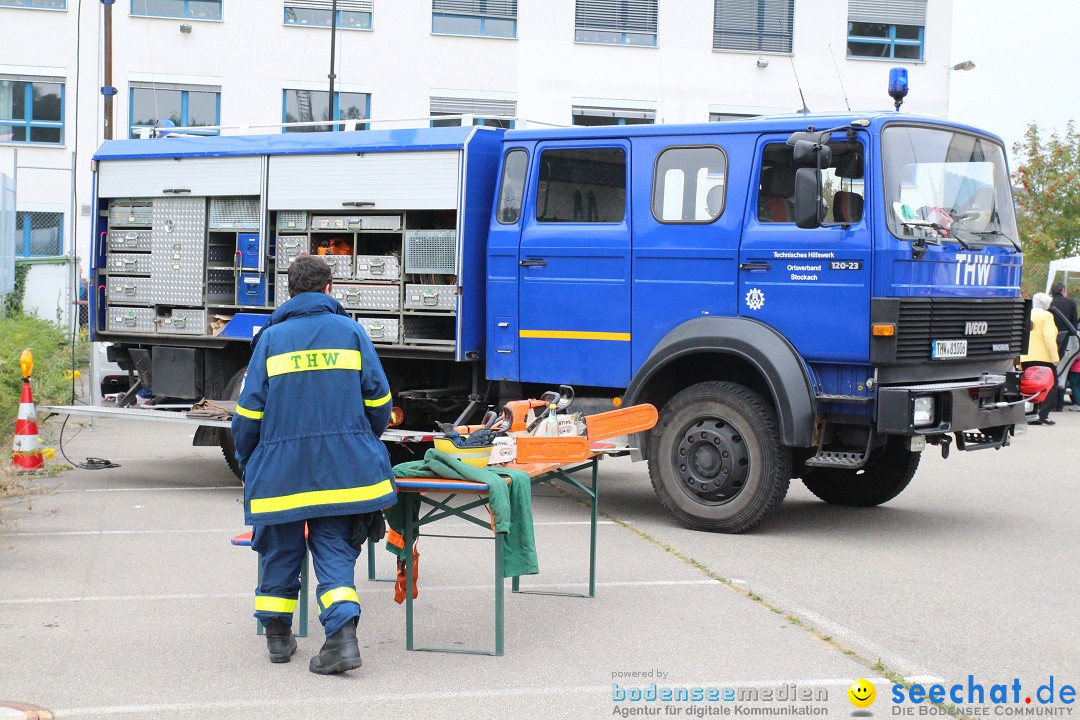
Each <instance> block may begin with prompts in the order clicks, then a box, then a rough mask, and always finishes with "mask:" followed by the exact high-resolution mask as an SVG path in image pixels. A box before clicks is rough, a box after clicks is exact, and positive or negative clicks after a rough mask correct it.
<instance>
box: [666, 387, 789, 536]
mask: <svg viewBox="0 0 1080 720" xmlns="http://www.w3.org/2000/svg"><path fill="white" fill-rule="evenodd" d="M649 476H650V477H651V478H652V485H653V489H654V490H655V491H656V494H657V495H658V496H659V498H660V501H661V502H662V503H663V504H664V507H666V508H667V509H668V511H669V512H670V513H671V514H672V515H673V516H674V517H675V519H677V520H678V521H679V522H681V523H683V524H684V525H686V526H687V527H690V528H693V529H696V530H711V531H714V532H725V533H740V532H744V531H746V530H749V529H750V528H752V527H754V526H755V525H757V524H759V523H760V522H762V521H763V520H765V518H767V517H768V516H769V515H770V514H771V513H772V512H773V511H774V510H775V509H776V508H777V507H779V505H780V503H781V502H782V501H783V499H784V495H786V494H787V489H788V483H789V482H790V480H791V450H790V449H789V448H787V447H785V446H784V445H783V444H782V443H781V442H780V431H779V426H778V423H777V420H776V412H775V411H774V410H773V407H772V405H771V404H770V403H768V402H766V400H765V399H764V398H762V397H761V396H760V395H758V394H757V393H756V392H754V391H752V390H750V389H749V388H746V387H744V386H742V385H737V384H735V383H731V382H715V381H711V382H703V383H698V384H697V385H692V386H690V387H688V388H686V389H684V390H682V391H680V392H679V393H677V394H676V395H675V396H674V397H673V398H671V400H670V401H669V402H668V403H667V405H665V406H664V409H663V410H662V411H661V413H660V422H659V423H658V424H657V426H656V428H655V429H654V430H653V432H652V435H651V440H650V445H649Z"/></svg>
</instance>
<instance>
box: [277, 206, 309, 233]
mask: <svg viewBox="0 0 1080 720" xmlns="http://www.w3.org/2000/svg"><path fill="white" fill-rule="evenodd" d="M277 228H278V230H289V231H297V230H307V213H306V212H304V211H303V210H281V211H279V212H278V214H277Z"/></svg>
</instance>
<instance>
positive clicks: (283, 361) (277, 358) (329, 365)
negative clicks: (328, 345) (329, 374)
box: [266, 349, 360, 377]
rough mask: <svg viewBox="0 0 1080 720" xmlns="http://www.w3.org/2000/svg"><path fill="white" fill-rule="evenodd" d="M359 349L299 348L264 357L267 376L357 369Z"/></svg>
mask: <svg viewBox="0 0 1080 720" xmlns="http://www.w3.org/2000/svg"><path fill="white" fill-rule="evenodd" d="M359 369H360V351H359V350H340V349H327V350H300V351H298V352H291V353H282V354H281V355H272V356H271V357H268V358H266V374H267V375H268V376H269V377H274V376H275V375H284V374H286V373H294V372H307V371H308V370H359Z"/></svg>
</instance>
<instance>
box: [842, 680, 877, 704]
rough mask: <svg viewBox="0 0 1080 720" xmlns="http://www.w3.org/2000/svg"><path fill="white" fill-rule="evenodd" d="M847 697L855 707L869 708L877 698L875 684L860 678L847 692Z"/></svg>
mask: <svg viewBox="0 0 1080 720" xmlns="http://www.w3.org/2000/svg"><path fill="white" fill-rule="evenodd" d="M847 696H848V700H850V701H851V704H852V705H854V706H855V707H857V708H868V707H870V706H871V705H873V704H874V700H875V699H876V698H877V688H875V687H874V685H873V683H870V682H868V681H866V680H864V679H862V678H859V679H858V680H856V681H855V682H853V683H851V687H849V688H848V690H847Z"/></svg>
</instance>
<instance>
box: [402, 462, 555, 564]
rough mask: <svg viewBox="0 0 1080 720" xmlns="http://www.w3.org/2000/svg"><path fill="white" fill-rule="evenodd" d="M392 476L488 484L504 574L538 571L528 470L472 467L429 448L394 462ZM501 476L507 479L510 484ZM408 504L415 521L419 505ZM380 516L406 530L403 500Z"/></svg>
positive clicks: (403, 556) (403, 552)
mask: <svg viewBox="0 0 1080 720" xmlns="http://www.w3.org/2000/svg"><path fill="white" fill-rule="evenodd" d="M394 477H400V478H445V479H447V480H468V481H470V482H476V483H482V484H484V485H487V487H488V504H489V505H490V506H491V513H492V515H493V516H494V519H495V531H496V532H498V533H501V534H502V538H501V542H502V543H503V564H504V569H503V575H504V576H505V577H518V576H519V575H535V574H536V573H538V572H539V571H540V569H539V566H538V565H537V561H536V540H535V537H534V536H533V516H532V482H531V481H530V479H529V474H528V473H526V472H523V471H521V470H510V469H507V468H495V467H490V468H488V469H484V468H478V467H473V466H472V465H466V464H465V463H463V462H461V461H460V460H458V459H457V458H454V457H451V456H449V455H447V454H446V453H442V452H439V451H438V450H435V449H432V450H428V451H427V453H426V454H425V455H424V459H423V460H415V461H413V462H407V463H401V464H400V465H395V466H394ZM504 478H509V479H510V483H509V485H507V483H506V480H504ZM447 492H453V491H452V490H448V491H447ZM410 504H411V505H412V506H413V508H414V510H415V513H414V516H413V522H414V523H415V522H416V521H417V520H418V516H419V508H418V504H415V503H410ZM383 515H385V516H386V523H387V525H389V526H390V527H391V528H392V529H393V530H395V531H396V532H398V533H403V532H404V531H405V503H402V502H398V503H397V504H396V505H394V506H393V507H390V508H388V509H387V510H384V511H383ZM496 541H497V542H498V541H499V540H498V539H497V540H496ZM386 549H387V550H389V551H390V552H392V553H394V554H395V555H396V556H397V557H398V559H399V560H404V559H405V551H404V550H403V549H402V548H398V547H395V546H394V545H391V544H390V543H387V544H386Z"/></svg>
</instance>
